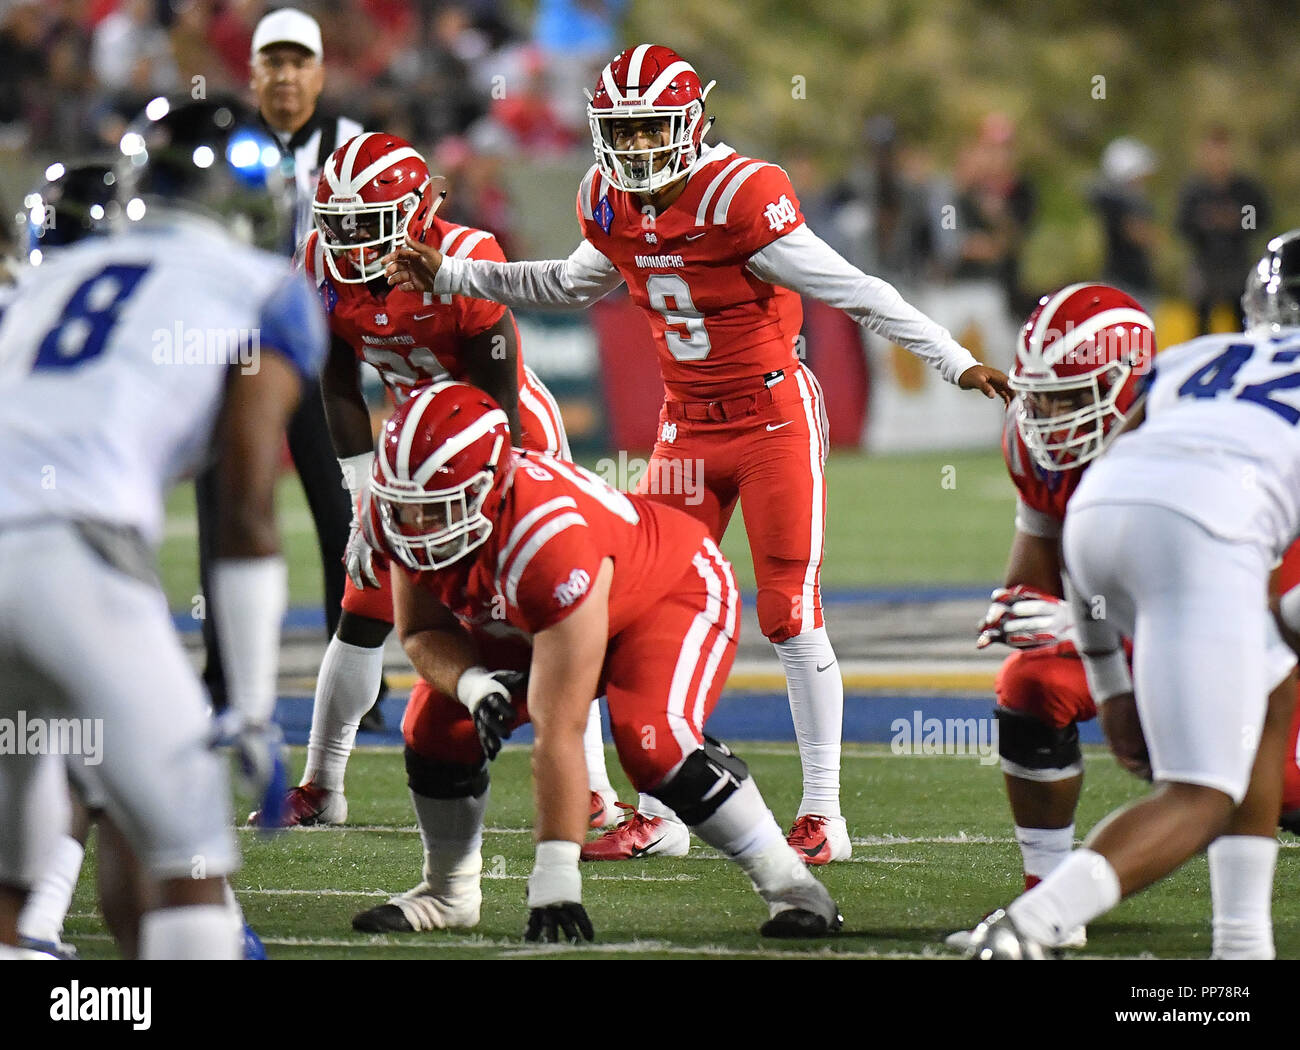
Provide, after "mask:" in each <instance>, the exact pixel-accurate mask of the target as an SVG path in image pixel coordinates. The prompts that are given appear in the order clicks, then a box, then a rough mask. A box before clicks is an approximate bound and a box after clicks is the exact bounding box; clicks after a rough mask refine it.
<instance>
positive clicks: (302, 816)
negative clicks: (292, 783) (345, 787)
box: [248, 784, 348, 828]
mask: <svg viewBox="0 0 1300 1050" xmlns="http://www.w3.org/2000/svg"><path fill="white" fill-rule="evenodd" d="M284 812H285V820H284V826H285V827H286V828H292V827H295V826H299V825H300V826H302V827H310V826H311V825H313V824H344V823H346V822H347V819H348V800H347V798H346V797H344V795H343V792H342V791H326V790H325V789H324V788H321V787H317V786H316V785H315V784H299V785H298V786H297V787H296V788H291V789H290V790H289V793H288V794H287V795H286V796H285V800H284ZM260 815H261V811H260V810H254V811H253V812H252V813H250V814H249V815H248V823H249V824H257V822H258V817H259V816H260Z"/></svg>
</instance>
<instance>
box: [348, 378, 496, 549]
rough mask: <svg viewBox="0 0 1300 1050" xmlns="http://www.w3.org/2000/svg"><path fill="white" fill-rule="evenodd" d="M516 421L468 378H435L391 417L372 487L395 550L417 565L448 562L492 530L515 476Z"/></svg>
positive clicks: (382, 437)
mask: <svg viewBox="0 0 1300 1050" xmlns="http://www.w3.org/2000/svg"><path fill="white" fill-rule="evenodd" d="M509 463H510V425H509V422H508V420H507V419H506V414H505V413H504V412H503V411H501V408H500V406H499V405H497V403H496V402H495V401H493V400H492V398H490V397H489V396H488V395H487V394H485V393H483V391H481V390H479V389H478V388H477V387H473V386H470V385H469V384H468V383H450V382H449V383H434V384H433V385H431V386H427V387H425V388H424V389H423V390H422V391H420V393H419V394H418V395H416V396H415V397H413V398H411V400H409V401H407V402H406V404H404V405H402V406H401V407H400V408H398V410H397V411H396V412H394V413H393V415H392V417H391V418H390V419H389V420H388V422H387V423H385V424H384V430H383V433H382V434H381V435H380V438H379V448H378V450H377V451H376V453H375V465H374V469H373V471H372V473H371V475H370V494H371V498H372V500H373V501H374V504H375V507H376V509H377V511H378V516H379V524H380V528H381V529H382V530H383V533H384V539H385V540H386V541H387V546H388V549H389V551H390V552H391V553H392V554H393V555H394V556H395V557H396V558H397V560H398V561H400V562H401V563H402V564H403V565H405V566H406V567H407V568H408V569H411V570H413V571H418V570H422V569H423V570H433V569H441V568H444V567H446V566H448V565H450V564H451V563H452V562H455V561H458V560H460V559H461V558H463V557H464V556H465V555H466V554H468V553H469V552H470V551H472V550H474V549H475V548H477V547H480V546H482V544H483V543H484V542H485V541H486V540H487V538H488V537H489V536H490V535H492V522H493V518H494V517H495V514H496V510H497V507H498V506H499V505H500V502H501V496H502V493H503V492H504V491H505V488H506V484H507V482H508V480H509V475H510V471H509V470H508V469H507V467H508V466H509Z"/></svg>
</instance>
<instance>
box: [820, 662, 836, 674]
mask: <svg viewBox="0 0 1300 1050" xmlns="http://www.w3.org/2000/svg"><path fill="white" fill-rule="evenodd" d="M834 666H835V661H834V660H832V661H831V662H830V663H828V664H827V665H826V666H825V667H819V668H817V673H818V674H821V672H822V671H829V670H830V669H831V668H832V667H834Z"/></svg>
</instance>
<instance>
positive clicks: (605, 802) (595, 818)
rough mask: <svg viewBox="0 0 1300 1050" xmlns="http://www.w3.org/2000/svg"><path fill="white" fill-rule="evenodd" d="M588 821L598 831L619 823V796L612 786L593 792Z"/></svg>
mask: <svg viewBox="0 0 1300 1050" xmlns="http://www.w3.org/2000/svg"><path fill="white" fill-rule="evenodd" d="M587 823H588V825H589V826H590V827H592V828H594V829H596V830H597V831H599V830H600V829H601V828H607V827H609V826H610V825H611V824H616V823H618V796H617V795H616V794H614V791H613V789H612V788H611V789H609V790H607V791H593V792H592V793H591V815H590V817H589V818H588V821H587Z"/></svg>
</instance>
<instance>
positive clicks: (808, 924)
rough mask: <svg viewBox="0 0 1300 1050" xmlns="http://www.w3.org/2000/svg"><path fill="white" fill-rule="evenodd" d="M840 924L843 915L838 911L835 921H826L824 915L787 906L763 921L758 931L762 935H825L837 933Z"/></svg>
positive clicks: (791, 936) (793, 936)
mask: <svg viewBox="0 0 1300 1050" xmlns="http://www.w3.org/2000/svg"><path fill="white" fill-rule="evenodd" d="M842 925H844V916H843V915H841V914H840V913H839V912H836V913H835V921H834V922H831V923H828V922H827V921H826V917H825V916H824V915H818V914H817V913H816V912H813V911H805V910H804V909H803V908H787V909H786V910H785V911H782V912H777V913H776V914H775V915H773V916H772V917H771V918H770V919H768V920H767V922H765V923H763V925H762V926H761V927H759V931H758V932H759V933H760V934H762V935H763V936H764V937H782V938H797V937H805V938H807V937H827V936H829V935H830V934H832V933H838V932H839V928H840V927H841V926H842Z"/></svg>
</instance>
